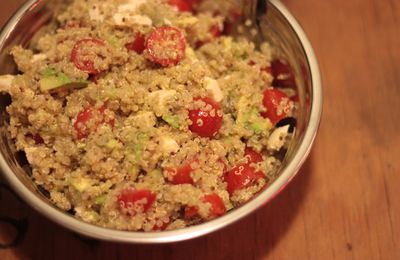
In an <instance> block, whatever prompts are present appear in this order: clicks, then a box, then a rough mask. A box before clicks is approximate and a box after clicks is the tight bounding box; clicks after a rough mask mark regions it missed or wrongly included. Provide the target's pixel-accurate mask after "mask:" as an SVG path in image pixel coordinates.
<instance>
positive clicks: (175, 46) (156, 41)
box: [145, 26, 186, 67]
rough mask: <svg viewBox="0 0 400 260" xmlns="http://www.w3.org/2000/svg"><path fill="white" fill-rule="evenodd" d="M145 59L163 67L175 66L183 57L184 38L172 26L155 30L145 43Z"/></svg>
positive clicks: (179, 31)
mask: <svg viewBox="0 0 400 260" xmlns="http://www.w3.org/2000/svg"><path fill="white" fill-rule="evenodd" d="M145 46H146V53H147V58H148V59H149V60H150V61H151V62H154V63H156V64H159V65H161V66H163V67H167V66H172V65H176V64H178V63H179V61H180V60H182V59H183V58H184V57H185V49H186V38H185V35H184V34H183V32H182V31H181V30H180V29H178V28H176V27H172V26H162V27H158V28H156V29H155V30H154V31H153V32H152V33H151V34H150V35H149V37H148V38H147V41H146V45H145Z"/></svg>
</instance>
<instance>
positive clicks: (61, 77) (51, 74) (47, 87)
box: [39, 68, 88, 91]
mask: <svg viewBox="0 0 400 260" xmlns="http://www.w3.org/2000/svg"><path fill="white" fill-rule="evenodd" d="M42 75H43V77H42V78H41V79H40V81H39V85H40V90H41V91H51V90H55V89H60V88H67V89H69V88H84V87H86V86H87V85H88V82H87V81H85V80H78V81H74V80H72V79H71V78H70V77H68V76H67V75H65V74H64V73H62V72H57V71H55V70H54V69H50V68H47V69H45V70H44V71H43V73H42Z"/></svg>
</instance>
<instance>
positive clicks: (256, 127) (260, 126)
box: [250, 119, 271, 134]
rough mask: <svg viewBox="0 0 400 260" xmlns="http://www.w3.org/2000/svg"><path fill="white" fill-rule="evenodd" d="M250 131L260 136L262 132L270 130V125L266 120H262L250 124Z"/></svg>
mask: <svg viewBox="0 0 400 260" xmlns="http://www.w3.org/2000/svg"><path fill="white" fill-rule="evenodd" d="M250 129H251V130H253V131H254V133H256V134H261V133H262V132H266V131H268V130H269V129H271V124H270V122H269V121H268V120H265V119H263V120H260V121H258V122H254V123H251V124H250Z"/></svg>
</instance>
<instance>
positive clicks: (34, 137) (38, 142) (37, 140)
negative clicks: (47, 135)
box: [32, 134, 44, 144]
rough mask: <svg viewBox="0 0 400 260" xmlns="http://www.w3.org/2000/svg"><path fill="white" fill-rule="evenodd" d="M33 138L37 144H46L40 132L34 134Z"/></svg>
mask: <svg viewBox="0 0 400 260" xmlns="http://www.w3.org/2000/svg"><path fill="white" fill-rule="evenodd" d="M32 139H33V140H34V141H35V144H44V140H43V138H42V137H41V136H40V134H34V135H32Z"/></svg>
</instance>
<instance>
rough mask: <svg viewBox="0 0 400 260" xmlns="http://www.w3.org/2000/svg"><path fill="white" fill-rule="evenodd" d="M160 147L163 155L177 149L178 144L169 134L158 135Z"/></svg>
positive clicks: (174, 151)
mask: <svg viewBox="0 0 400 260" xmlns="http://www.w3.org/2000/svg"><path fill="white" fill-rule="evenodd" d="M160 149H161V151H162V152H163V154H164V155H169V154H171V153H176V152H177V151H178V150H179V144H178V143H177V142H176V141H175V140H174V139H173V138H171V137H169V136H162V137H160Z"/></svg>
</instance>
